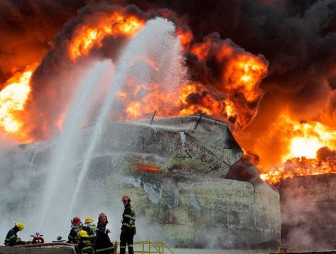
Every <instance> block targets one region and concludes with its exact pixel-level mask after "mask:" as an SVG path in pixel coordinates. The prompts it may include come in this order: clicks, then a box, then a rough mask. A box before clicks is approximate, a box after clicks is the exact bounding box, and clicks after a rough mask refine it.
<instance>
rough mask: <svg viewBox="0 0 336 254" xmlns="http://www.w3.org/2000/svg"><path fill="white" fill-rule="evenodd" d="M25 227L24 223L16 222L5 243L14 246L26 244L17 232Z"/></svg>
mask: <svg viewBox="0 0 336 254" xmlns="http://www.w3.org/2000/svg"><path fill="white" fill-rule="evenodd" d="M23 229H24V225H23V224H22V223H18V222H17V223H15V226H14V227H13V228H12V229H11V230H9V231H8V233H7V236H6V239H5V245H6V246H14V245H22V244H26V242H24V241H21V239H20V238H19V237H18V236H17V232H19V231H22V230H23Z"/></svg>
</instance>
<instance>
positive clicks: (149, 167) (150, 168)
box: [135, 163, 161, 173]
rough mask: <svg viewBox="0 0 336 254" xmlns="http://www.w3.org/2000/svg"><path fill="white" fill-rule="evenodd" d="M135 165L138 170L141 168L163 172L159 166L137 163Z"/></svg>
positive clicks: (142, 169)
mask: <svg viewBox="0 0 336 254" xmlns="http://www.w3.org/2000/svg"><path fill="white" fill-rule="evenodd" d="M135 166H136V168H137V169H138V170H141V171H150V172H155V173H161V170H160V169H159V168H156V167H152V166H149V165H146V164H142V163H137V164H136V165H135Z"/></svg>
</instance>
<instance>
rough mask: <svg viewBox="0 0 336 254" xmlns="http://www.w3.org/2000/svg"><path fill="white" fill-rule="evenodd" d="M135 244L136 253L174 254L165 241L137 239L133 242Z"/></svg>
mask: <svg viewBox="0 0 336 254" xmlns="http://www.w3.org/2000/svg"><path fill="white" fill-rule="evenodd" d="M133 246H134V247H133V249H134V253H139V254H140V253H141V254H154V253H157V254H165V253H166V254H168V253H170V254H174V252H173V251H172V250H171V249H170V248H169V247H168V246H167V245H166V243H165V242H151V241H137V242H134V243H133ZM117 253H119V252H117Z"/></svg>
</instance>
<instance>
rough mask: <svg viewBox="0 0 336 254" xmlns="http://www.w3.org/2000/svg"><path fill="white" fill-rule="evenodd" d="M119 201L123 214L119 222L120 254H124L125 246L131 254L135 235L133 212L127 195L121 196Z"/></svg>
mask: <svg viewBox="0 0 336 254" xmlns="http://www.w3.org/2000/svg"><path fill="white" fill-rule="evenodd" d="M121 201H122V202H123V204H124V213H123V215H122V221H121V223H122V225H121V234H120V254H125V252H126V244H127V245H128V253H129V254H133V253H134V251H133V238H134V235H135V234H136V227H135V212H134V208H133V207H132V206H131V199H130V197H129V196H128V195H127V194H125V195H123V196H122V198H121Z"/></svg>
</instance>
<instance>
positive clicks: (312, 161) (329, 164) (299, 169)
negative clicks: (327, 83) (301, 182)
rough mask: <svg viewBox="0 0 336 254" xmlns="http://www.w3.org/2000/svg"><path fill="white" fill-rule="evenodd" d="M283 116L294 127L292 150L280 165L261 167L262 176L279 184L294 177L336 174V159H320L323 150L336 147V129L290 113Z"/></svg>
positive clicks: (291, 138)
mask: <svg viewBox="0 0 336 254" xmlns="http://www.w3.org/2000/svg"><path fill="white" fill-rule="evenodd" d="M282 119H283V121H285V122H286V124H287V125H291V126H292V133H291V134H289V135H290V142H289V144H288V150H289V152H288V153H287V154H285V155H284V156H283V158H282V161H283V163H281V164H280V165H279V166H277V167H274V168H271V169H270V170H266V169H261V171H262V174H261V178H262V179H264V180H265V181H267V182H269V183H271V184H275V183H277V182H279V181H280V180H281V179H285V178H292V177H294V176H300V175H317V174H326V173H336V158H334V157H327V158H324V159H317V158H316V157H317V152H318V150H319V149H321V148H323V147H329V148H332V149H334V148H336V131H335V130H333V129H331V128H329V127H327V126H325V125H323V124H322V123H319V122H313V123H307V122H303V123H299V122H294V121H292V120H291V119H290V118H288V117H286V116H283V117H282Z"/></svg>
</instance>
